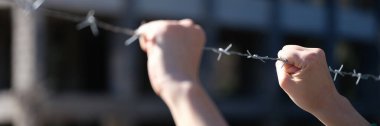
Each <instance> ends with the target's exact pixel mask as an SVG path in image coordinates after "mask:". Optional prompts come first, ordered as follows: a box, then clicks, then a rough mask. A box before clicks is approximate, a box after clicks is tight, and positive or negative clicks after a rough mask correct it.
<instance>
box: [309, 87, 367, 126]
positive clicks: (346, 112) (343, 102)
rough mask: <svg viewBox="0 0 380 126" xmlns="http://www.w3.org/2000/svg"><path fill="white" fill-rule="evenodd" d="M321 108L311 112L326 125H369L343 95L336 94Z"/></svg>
mask: <svg viewBox="0 0 380 126" xmlns="http://www.w3.org/2000/svg"><path fill="white" fill-rule="evenodd" d="M330 103H331V104H329V105H326V107H325V108H324V109H323V110H320V111H316V112H311V113H312V114H313V115H314V116H316V117H317V118H318V119H319V120H320V121H321V122H322V123H323V124H325V125H327V126H370V124H369V122H368V121H367V120H366V119H364V117H362V116H361V115H360V114H359V112H357V111H356V110H355V108H354V107H353V106H352V105H351V103H350V102H349V101H348V100H347V99H346V98H345V97H343V96H340V95H339V96H338V97H337V98H335V100H334V101H332V102H330Z"/></svg>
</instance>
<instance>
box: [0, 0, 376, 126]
mask: <svg viewBox="0 0 380 126" xmlns="http://www.w3.org/2000/svg"><path fill="white" fill-rule="evenodd" d="M43 7H46V8H51V9H56V10H60V11H65V12H70V13H75V14H81V15H85V14H86V13H87V12H88V11H89V10H92V9H93V10H95V11H96V16H97V17H99V19H100V20H104V21H106V22H110V23H112V24H116V25H118V26H123V27H129V28H137V27H138V26H139V25H140V22H142V21H150V20H155V19H182V18H191V19H194V20H195V21H196V22H197V23H199V24H200V25H201V26H202V27H203V28H204V30H205V31H206V34H207V44H206V46H211V47H225V46H227V45H228V44H229V43H232V44H233V50H236V51H242V52H245V50H247V49H249V50H250V51H251V52H254V53H257V54H259V55H268V56H276V55H277V51H278V50H280V49H281V48H282V46H283V45H285V44H298V45H302V46H308V47H318V48H322V49H324V50H325V52H326V56H327V60H328V64H329V65H331V67H333V68H337V67H339V66H340V64H344V65H345V67H344V70H347V71H351V70H352V69H356V70H357V71H359V72H362V73H372V74H379V69H380V68H379V53H380V52H379V47H380V43H379V35H378V34H379V31H378V29H379V23H380V22H379V21H380V3H379V2H378V1H376V0H336V1H328V0H233V1H232V0H107V1H104V0H65V1H62V0H47V1H46V2H45V4H44V5H43ZM0 19H1V22H0V75H1V76H0V126H3V125H4V126H8V125H11V126H40V125H41V126H45V125H46V126H76V125H81V126H125V125H131V126H150V125H174V122H173V120H172V118H171V116H170V113H169V110H168V109H167V107H166V106H165V104H164V103H163V102H162V101H161V100H160V99H159V98H158V97H157V96H155V94H154V93H153V91H152V89H151V88H150V85H149V80H148V77H147V72H146V56H145V54H144V53H143V52H142V51H141V50H140V49H139V46H138V44H137V43H135V44H133V45H131V46H128V47H126V46H124V43H123V42H124V41H125V39H127V37H128V36H122V35H118V34H114V33H109V32H107V31H102V30H100V35H99V36H96V37H94V36H93V35H92V34H91V31H90V30H89V29H83V30H80V31H78V30H76V29H75V25H76V23H75V22H69V21H64V20H61V19H56V18H53V17H48V16H46V15H44V14H42V13H38V12H36V13H33V12H32V13H29V14H27V15H26V14H25V12H24V11H23V10H21V9H20V8H18V7H16V6H14V5H13V1H11V0H4V1H0ZM216 57H217V56H216V54H214V53H210V52H205V53H204V55H203V59H202V65H201V80H202V83H203V85H204V86H205V88H206V89H207V91H208V92H209V94H210V95H211V96H212V97H213V99H214V100H215V101H216V103H217V105H218V107H219V108H220V110H221V111H222V113H223V115H224V116H225V117H226V119H227V120H228V121H229V123H230V124H231V125H263V126H280V125H281V126H284V125H285V126H287V125H289V126H290V125H321V123H320V122H318V120H317V119H315V118H314V117H312V116H311V115H310V114H308V113H306V112H304V111H302V110H300V109H299V108H298V107H297V106H295V105H294V103H292V102H291V101H290V99H289V98H288V97H287V96H286V94H284V92H283V91H281V89H280V88H279V86H278V82H277V79H275V78H277V77H276V73H275V68H274V63H272V62H268V63H262V62H260V61H252V60H249V59H245V58H241V57H234V56H225V57H222V59H221V61H220V62H217V61H216ZM355 81H356V79H355V78H350V77H343V78H342V77H338V79H337V81H336V87H337V88H338V90H339V91H340V92H341V93H342V94H343V95H344V96H346V97H348V98H349V99H350V100H351V101H352V103H353V105H354V106H355V107H356V108H357V109H358V110H359V112H360V113H361V114H363V115H364V116H365V117H366V118H367V119H368V120H369V121H371V122H376V121H377V122H378V123H379V120H380V109H379V108H378V106H380V100H379V98H380V84H379V82H375V81H372V80H362V81H361V82H360V83H359V85H355Z"/></svg>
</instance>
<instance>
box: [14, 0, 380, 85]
mask: <svg viewBox="0 0 380 126" xmlns="http://www.w3.org/2000/svg"><path fill="white" fill-rule="evenodd" d="M15 2H16V5H17V6H19V7H21V8H23V9H24V10H25V11H27V12H29V11H35V12H37V11H38V12H41V13H43V14H45V15H47V16H51V17H55V18H59V19H63V20H68V21H72V22H79V23H78V25H77V29H78V30H81V29H83V28H85V27H90V29H91V32H92V34H93V35H95V36H96V35H98V34H99V28H101V29H103V30H106V31H109V32H113V33H119V34H124V35H127V36H131V37H129V38H127V40H126V41H125V42H124V43H125V45H126V46H128V45H131V44H132V43H134V42H135V41H136V40H137V39H138V38H139V36H140V34H138V33H136V32H135V30H133V29H129V28H123V27H119V26H115V25H111V24H108V23H106V22H103V21H100V20H97V19H96V17H95V11H94V10H90V11H89V12H88V13H87V16H86V17H83V16H77V15H73V14H70V13H66V12H61V11H55V10H51V9H46V8H42V7H41V5H42V4H43V3H44V2H45V0H34V1H33V0H15ZM231 48H232V44H229V45H228V46H227V47H226V48H212V47H205V48H204V50H205V51H211V52H214V53H216V54H218V57H217V61H220V60H221V58H222V56H223V55H236V56H241V57H244V58H247V59H255V60H260V61H261V62H263V63H266V61H282V62H283V63H284V65H285V64H286V63H288V61H287V60H286V59H282V58H275V57H269V56H259V55H257V54H252V53H251V52H250V51H249V50H246V53H241V52H237V51H230V50H231ZM328 68H329V71H330V72H331V73H332V74H334V78H333V79H334V81H335V80H336V79H337V76H338V75H340V76H342V77H344V76H351V77H354V78H357V79H356V85H358V84H359V81H360V80H362V79H373V80H375V81H380V75H372V74H362V73H358V72H356V70H355V69H354V70H353V72H345V71H342V70H343V65H341V66H340V68H339V69H332V68H331V67H330V66H329V67H328Z"/></svg>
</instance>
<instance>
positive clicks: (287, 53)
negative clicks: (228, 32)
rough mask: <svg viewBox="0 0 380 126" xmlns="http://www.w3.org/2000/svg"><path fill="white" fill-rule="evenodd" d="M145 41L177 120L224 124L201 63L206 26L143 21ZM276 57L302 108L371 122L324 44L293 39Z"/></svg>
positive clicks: (159, 88) (151, 68)
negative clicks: (341, 88)
mask: <svg viewBox="0 0 380 126" xmlns="http://www.w3.org/2000/svg"><path fill="white" fill-rule="evenodd" d="M137 33H138V34H140V46H141V49H142V50H143V51H145V52H146V53H147V56H148V66H147V67H148V74H149V79H150V82H151V85H152V88H153V90H154V91H155V92H156V94H157V95H158V96H160V97H161V98H162V99H163V101H164V102H165V103H166V105H167V106H168V107H169V109H170V112H171V113H172V115H173V118H174V121H175V123H176V124H177V125H180V126H185V125H191V126H203V125H207V126H224V125H227V123H226V121H225V120H224V118H223V117H222V115H221V114H220V112H219V111H218V109H217V108H216V106H215V105H214V103H213V102H212V100H211V99H210V98H209V96H208V95H207V93H206V92H205V91H204V89H203V87H202V86H201V84H200V81H199V64H200V58H201V54H202V49H203V47H204V44H205V39H206V38H205V33H204V31H203V30H202V28H201V27H200V26H199V25H197V24H194V23H193V21H192V20H190V19H184V20H159V21H153V22H149V23H146V24H144V25H142V26H141V27H140V28H139V29H138V30H137ZM278 56H279V57H281V58H283V59H287V64H285V66H283V64H284V63H283V62H282V61H278V62H276V69H277V75H278V80H279V85H280V87H281V88H282V89H283V90H284V91H285V92H286V93H287V94H288V95H289V97H290V99H291V100H292V101H293V102H294V103H295V104H296V105H297V106H299V107H300V108H301V109H303V110H305V111H307V112H309V113H311V114H313V115H314V116H315V117H317V118H318V119H319V120H320V121H321V122H323V123H324V124H325V125H329V126H330V125H331V126H343V125H344V126H369V123H368V122H367V121H366V120H365V119H364V118H363V117H362V116H361V115H360V114H359V113H358V112H357V111H356V110H355V109H354V108H353V107H352V105H351V104H350V102H349V101H348V100H347V99H346V98H345V97H343V96H342V95H340V94H339V93H338V92H337V90H336V88H335V86H334V84H333V81H332V79H331V76H330V74H329V71H328V69H327V64H326V60H325V56H324V53H323V51H322V50H321V49H317V48H305V47H301V46H297V45H287V46H284V47H283V48H282V50H280V51H279V53H278Z"/></svg>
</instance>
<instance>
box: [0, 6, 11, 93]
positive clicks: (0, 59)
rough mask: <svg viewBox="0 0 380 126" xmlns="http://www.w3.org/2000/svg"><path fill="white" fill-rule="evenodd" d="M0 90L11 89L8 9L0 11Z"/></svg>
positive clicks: (9, 20) (9, 18) (9, 17)
mask: <svg viewBox="0 0 380 126" xmlns="http://www.w3.org/2000/svg"><path fill="white" fill-rule="evenodd" d="M0 20H1V21H0V90H4V89H9V88H10V87H11V84H10V83H11V82H10V81H11V68H12V67H11V36H12V34H11V33H12V30H11V26H12V25H11V16H10V10H9V9H0Z"/></svg>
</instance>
